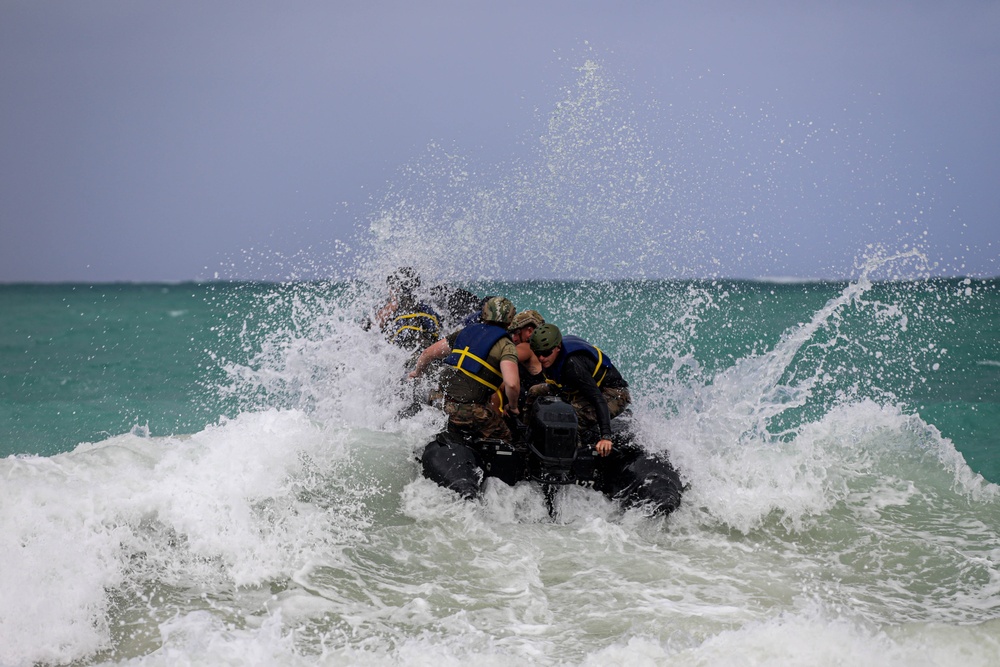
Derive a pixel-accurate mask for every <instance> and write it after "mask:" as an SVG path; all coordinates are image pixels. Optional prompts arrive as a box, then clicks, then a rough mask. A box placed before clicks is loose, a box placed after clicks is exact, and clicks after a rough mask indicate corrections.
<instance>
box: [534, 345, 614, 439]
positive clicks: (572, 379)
mask: <svg viewBox="0 0 1000 667" xmlns="http://www.w3.org/2000/svg"><path fill="white" fill-rule="evenodd" d="M561 348H562V349H561V350H560V352H559V358H558V359H557V360H556V363H555V364H553V365H552V366H551V367H550V368H548V369H546V371H545V379H546V382H547V383H548V386H549V389H552V390H555V391H556V392H557V393H558V394H559V395H560V396H562V397H563V398H565V399H566V400H567V401H569V403H570V404H571V405H572V406H573V408H574V409H575V410H576V413H577V417H578V418H579V420H580V426H581V427H582V428H592V427H594V426H597V427H598V430H599V431H600V434H601V438H602V439H610V438H611V420H612V419H613V418H615V417H617V416H618V415H620V414H621V413H622V411H624V410H625V408H627V407H628V405H629V403H631V400H632V399H631V396H630V395H629V391H628V382H626V381H625V379H624V378H623V377H622V376H621V373H619V372H618V369H617V368H615V366H614V364H612V363H611V360H610V359H608V358H607V356H605V354H604V353H603V352H602V351H601V350H600V349H598V348H596V347H594V346H593V345H591V344H590V343H588V342H587V341H585V340H583V339H582V338H579V337H577V336H563V338H562V344H561ZM536 389H537V391H532V393H533V394H537V393H546V392H545V390H543V389H541V388H536Z"/></svg>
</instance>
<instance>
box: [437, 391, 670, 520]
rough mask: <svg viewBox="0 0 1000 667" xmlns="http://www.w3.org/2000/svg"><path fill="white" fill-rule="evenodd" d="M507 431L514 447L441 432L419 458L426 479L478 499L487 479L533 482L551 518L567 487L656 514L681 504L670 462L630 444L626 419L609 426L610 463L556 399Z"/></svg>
mask: <svg viewBox="0 0 1000 667" xmlns="http://www.w3.org/2000/svg"><path fill="white" fill-rule="evenodd" d="M512 427H513V428H512V430H514V431H515V437H514V440H513V442H507V441H506V440H495V439H482V438H476V437H474V436H473V435H472V434H469V433H460V432H456V431H453V430H447V431H444V432H443V433H439V434H438V435H437V437H436V438H435V439H434V440H433V441H432V442H430V443H428V444H427V446H426V447H425V448H424V452H423V455H422V456H421V458H420V461H421V465H422V466H423V473H424V476H425V477H427V478H428V479H430V480H433V481H435V482H437V483H438V484H440V485H441V486H443V487H445V488H448V489H451V490H453V491H455V492H457V493H459V494H461V495H462V496H464V497H466V498H470V499H471V498H475V497H477V496H478V495H479V494H480V492H481V491H482V486H483V482H484V481H485V479H486V478H487V477H496V478H497V479H499V480H501V481H503V482H505V483H507V484H510V485H512V486H513V485H514V484H517V483H518V482H521V481H525V480H529V481H534V482H538V483H539V484H541V485H542V487H543V489H544V490H545V497H546V500H547V502H548V505H549V511H550V512H551V511H552V499H553V497H554V494H555V491H556V489H558V487H560V486H564V485H567V484H579V485H583V486H590V487H593V488H594V489H596V490H597V491H601V492H602V493H604V494H605V495H607V496H608V497H610V498H613V499H615V500H618V501H620V502H621V503H622V504H623V505H625V506H626V507H631V506H636V505H645V506H647V507H648V508H649V509H651V510H652V511H653V512H654V513H659V514H668V513H670V512H672V511H674V510H675V509H677V507H678V506H679V505H680V502H681V494H682V492H683V486H682V484H681V480H680V477H679V476H678V474H677V471H676V470H675V469H674V467H673V466H672V465H671V464H670V461H669V459H667V458H665V457H661V456H658V455H655V454H651V453H649V452H646V451H644V450H643V449H642V448H641V447H639V446H638V445H637V444H635V442H634V441H633V437H632V433H631V432H630V431H629V429H628V428H627V426H626V424H625V422H624V420H621V419H615V420H612V427H613V429H614V432H615V433H614V437H613V438H612V444H613V446H612V450H611V453H610V454H609V455H608V456H598V455H597V453H596V452H595V451H594V444H596V442H597V439H598V435H597V433H595V432H592V431H587V430H583V431H581V430H580V429H579V426H578V423H577V418H576V411H575V410H573V408H572V406H570V405H569V404H567V403H565V402H564V401H562V400H561V399H559V398H557V397H554V396H545V397H542V398H539V399H538V400H537V401H535V403H534V405H532V407H531V410H530V411H529V414H528V418H527V424H525V425H522V424H520V423H517V424H512Z"/></svg>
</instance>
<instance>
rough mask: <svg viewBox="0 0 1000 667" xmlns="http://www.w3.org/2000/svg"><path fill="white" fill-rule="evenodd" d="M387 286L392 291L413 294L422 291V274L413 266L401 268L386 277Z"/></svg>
mask: <svg viewBox="0 0 1000 667" xmlns="http://www.w3.org/2000/svg"><path fill="white" fill-rule="evenodd" d="M385 284H386V285H387V286H388V287H389V289H391V290H398V291H399V292H402V293H403V294H412V293H413V292H416V291H417V290H418V289H420V274H418V273H417V271H416V269H414V268H413V267H412V266H401V267H399V268H398V269H396V270H395V271H393V272H392V273H390V274H389V275H388V276H387V277H386V279H385Z"/></svg>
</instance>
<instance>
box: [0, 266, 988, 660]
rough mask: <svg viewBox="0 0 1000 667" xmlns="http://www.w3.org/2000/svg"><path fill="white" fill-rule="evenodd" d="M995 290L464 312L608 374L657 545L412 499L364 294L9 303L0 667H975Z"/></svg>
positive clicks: (778, 287)
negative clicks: (652, 497)
mask: <svg viewBox="0 0 1000 667" xmlns="http://www.w3.org/2000/svg"><path fill="white" fill-rule="evenodd" d="M998 286H1000V283H998V281H996V280H973V279H970V280H966V279H949V280H931V281H916V282H874V283H872V282H869V281H868V280H867V279H865V278H861V279H859V280H857V281H853V282H841V283H832V282H817V283H765V282H746V281H721V280H719V281H620V282H542V281H538V282H515V283H502V282H493V283H482V284H471V285H469V287H471V288H472V289H473V290H474V291H476V292H477V293H478V294H506V295H507V296H509V297H510V298H511V299H512V300H513V301H514V303H515V305H516V306H517V307H519V308H521V309H525V308H534V309H537V310H539V311H540V312H541V313H542V314H543V315H544V316H545V317H546V319H547V320H549V321H552V322H555V323H557V324H558V325H559V326H560V327H561V328H562V329H563V330H564V331H568V332H572V333H576V334H579V335H581V336H583V337H585V338H588V339H589V340H591V341H592V342H594V343H595V344H598V345H600V346H601V348H602V349H603V350H604V351H605V352H606V353H607V354H608V355H610V356H611V358H612V359H613V360H614V361H615V363H616V364H617V365H618V366H619V368H620V369H621V370H622V372H623V374H624V375H625V376H626V378H627V379H628V380H629V381H630V383H631V386H632V389H633V397H634V401H633V405H632V409H633V413H634V422H633V423H634V426H635V429H636V433H637V438H638V440H639V441H640V442H641V443H642V444H643V445H644V446H645V447H646V448H647V449H649V450H651V451H654V452H659V453H662V454H667V455H669V456H670V457H671V460H672V461H673V463H674V464H675V465H676V466H677V468H678V470H679V472H680V474H681V477H682V480H683V481H684V482H685V484H686V485H687V489H686V491H685V494H684V497H683V502H682V505H681V507H680V508H679V509H678V510H677V511H676V512H674V513H672V514H671V515H670V516H669V517H666V518H663V517H653V516H647V515H646V514H645V513H644V512H643V511H642V509H629V510H623V509H622V508H621V507H619V506H618V505H617V504H616V503H614V502H612V501H609V500H608V499H606V498H605V497H604V496H603V495H601V494H599V493H596V492H594V491H593V490H592V489H586V488H581V487H566V488H563V489H561V490H560V491H559V492H558V494H557V495H556V497H555V503H554V508H555V509H554V514H553V515H551V516H550V514H549V512H548V511H547V509H546V503H545V498H544V494H543V492H542V490H541V489H540V488H539V487H538V485H537V484H533V483H530V482H522V483H520V484H518V485H517V486H514V487H509V486H506V485H504V484H503V483H502V482H497V481H496V480H489V481H488V482H487V484H486V486H485V490H484V493H483V497H482V498H480V499H478V500H476V501H466V500H463V499H462V498H459V497H458V496H456V495H455V494H453V493H451V492H450V491H447V490H445V489H443V488H441V487H438V486H437V485H436V484H434V483H433V482H430V481H428V480H426V479H424V478H423V477H422V476H421V474H420V470H419V466H418V465H417V463H416V458H417V456H418V455H419V454H420V452H422V450H423V447H424V446H425V445H426V443H427V442H429V441H431V440H432V439H433V438H434V436H435V434H436V433H438V432H439V431H440V429H441V428H442V427H443V423H444V420H443V418H442V416H441V413H440V412H438V411H437V410H435V409H432V408H427V409H425V410H422V411H421V412H419V413H418V414H417V415H415V416H413V417H410V418H407V419H400V418H399V417H398V415H399V412H400V409H401V408H402V407H404V406H405V405H407V403H408V398H409V397H408V395H407V392H406V391H405V390H404V389H403V387H404V385H403V380H402V376H403V367H404V364H405V362H406V358H407V354H406V353H405V352H403V351H401V350H399V349H397V348H394V347H392V346H391V345H389V344H388V343H386V341H385V340H383V339H382V337H381V335H380V334H379V333H378V332H375V331H364V330H363V328H362V327H361V326H359V324H358V323H359V322H360V321H361V320H362V319H363V318H364V317H365V316H366V315H369V314H370V313H371V312H372V308H373V307H374V306H375V305H376V304H377V303H378V299H379V298H382V295H381V294H379V290H378V289H377V287H368V286H366V285H364V284H361V283H323V282H303V283H289V284H266V283H265V284H258V283H213V284H178V285H5V286H0V370H2V384H0V563H2V567H0V664H2V665H36V664H52V665H59V664H73V665H81V666H82V665H144V666H148V665H176V664H204V665H216V664H231V665H240V664H246V665H261V664H267V665H294V666H296V667H300V666H303V665H348V664H349V665H372V666H378V667H384V665H428V664H434V665H437V666H442V665H447V666H455V667H459V666H461V665H468V664H477V665H496V666H497V667H500V666H506V665H511V664H525V665H545V666H548V665H552V666H556V665H559V666H565V665H581V666H594V665H602V666H604V665H622V666H625V665H635V664H650V665H677V666H683V667H691V665H705V666H715V665H719V666H723V665H725V666H728V665H734V664H749V663H753V664H767V665H779V666H789V667H791V666H798V665H837V664H851V665H872V666H875V665H878V666H880V667H881V666H885V665H891V666H899V667H903V666H905V667H912V666H913V665H956V666H958V665H961V666H962V667H969V666H973V667H991V666H992V665H995V664H998V661H1000V502H998V501H1000V486H997V484H996V482H997V481H1000V453H998V452H1000V442H998V434H1000V383H998V380H1000V347H998V342H997V341H998V338H1000V337H998V333H1000V294H998Z"/></svg>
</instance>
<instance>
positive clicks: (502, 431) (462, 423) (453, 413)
mask: <svg viewBox="0 0 1000 667" xmlns="http://www.w3.org/2000/svg"><path fill="white" fill-rule="evenodd" d="M444 412H445V414H447V415H448V426H449V427H450V428H456V429H458V430H461V431H473V432H475V433H478V434H479V435H480V436H481V437H483V438H499V439H501V440H508V441H509V440H510V439H511V434H510V428H509V427H508V426H507V424H506V422H504V420H503V417H502V416H501V415H500V413H499V412H497V411H496V409H494V408H493V406H492V405H483V404H480V403H455V402H454V401H445V403H444Z"/></svg>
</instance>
